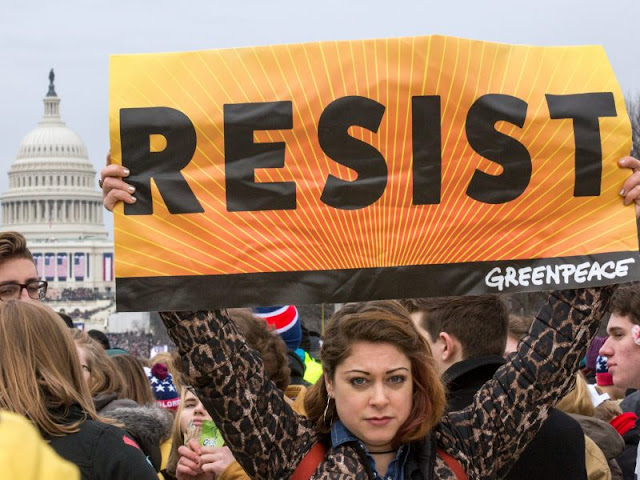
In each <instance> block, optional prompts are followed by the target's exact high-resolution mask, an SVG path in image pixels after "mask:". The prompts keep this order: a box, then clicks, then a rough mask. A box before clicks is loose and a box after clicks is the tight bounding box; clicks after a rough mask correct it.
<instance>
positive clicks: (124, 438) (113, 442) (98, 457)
mask: <svg viewBox="0 0 640 480" xmlns="http://www.w3.org/2000/svg"><path fill="white" fill-rule="evenodd" d="M83 417H85V413H84V412H83V411H82V410H80V407H72V410H71V412H70V413H69V414H68V415H67V416H66V418H65V420H68V422H69V423H72V422H74V421H75V420H78V419H80V418H83ZM79 429H80V430H79V431H78V432H77V433H71V434H68V435H64V436H62V437H45V438H47V440H49V442H50V444H51V447H52V448H53V449H54V450H55V451H56V452H57V453H58V455H60V456H61V457H62V458H65V459H67V460H69V461H70V462H72V463H74V464H76V465H77V466H78V468H79V469H80V473H81V475H82V480H129V479H133V478H135V479H136V480H157V479H158V476H157V474H156V472H155V471H154V469H153V467H152V466H151V465H150V464H149V463H148V462H147V459H146V457H145V455H144V453H143V452H142V450H140V447H138V446H137V444H136V443H135V442H134V441H133V440H132V439H131V437H129V436H128V435H127V434H126V432H125V431H124V430H122V429H120V428H118V427H115V426H113V425H108V424H106V423H102V422H98V421H95V420H85V421H84V422H82V423H81V424H80V427H79Z"/></svg>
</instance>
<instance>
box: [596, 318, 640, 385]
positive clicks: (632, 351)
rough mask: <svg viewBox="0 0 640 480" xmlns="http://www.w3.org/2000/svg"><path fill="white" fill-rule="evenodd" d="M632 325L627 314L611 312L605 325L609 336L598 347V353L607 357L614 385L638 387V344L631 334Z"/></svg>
mask: <svg viewBox="0 0 640 480" xmlns="http://www.w3.org/2000/svg"><path fill="white" fill-rule="evenodd" d="M634 325H635V324H634V323H633V322H632V321H631V319H630V318H629V317H628V316H620V315H617V314H615V313H612V314H611V318H610V319H609V325H608V326H607V333H608V334H609V338H608V339H607V341H606V342H604V345H603V346H602V348H601V349H600V355H602V356H603V357H607V366H608V367H609V373H610V374H611V376H612V377H613V384H614V385H615V386H616V387H622V388H640V345H636V344H635V342H634V341H633V337H632V336H631V329H632V328H633V326H634Z"/></svg>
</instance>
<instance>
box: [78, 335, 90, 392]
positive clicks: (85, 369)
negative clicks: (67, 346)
mask: <svg viewBox="0 0 640 480" xmlns="http://www.w3.org/2000/svg"><path fill="white" fill-rule="evenodd" d="M76 351H77V352H78V358H79V359H80V367H81V368H82V376H83V377H84V380H85V382H87V384H88V383H89V379H90V378H91V370H90V369H89V365H88V364H87V351H86V350H85V349H84V348H82V347H81V346H80V345H78V344H77V343H76Z"/></svg>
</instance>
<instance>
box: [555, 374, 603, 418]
mask: <svg viewBox="0 0 640 480" xmlns="http://www.w3.org/2000/svg"><path fill="white" fill-rule="evenodd" d="M556 408H557V409H559V410H562V411H563V412H565V413H576V414H578V415H585V416H587V417H593V413H594V411H595V409H594V407H593V402H592V401H591V395H589V388H588V386H587V381H586V380H585V378H584V376H583V375H582V373H580V372H578V373H576V385H575V387H574V389H573V390H571V391H570V392H569V393H568V394H567V395H565V397H564V398H563V399H562V400H560V401H559V402H558V404H557V405H556Z"/></svg>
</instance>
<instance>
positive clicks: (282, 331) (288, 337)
mask: <svg viewBox="0 0 640 480" xmlns="http://www.w3.org/2000/svg"><path fill="white" fill-rule="evenodd" d="M254 314H255V315H256V316H257V317H260V318H262V319H264V321H265V322H267V323H268V324H269V325H273V326H274V327H275V329H276V332H278V335H280V337H281V338H282V339H283V340H284V343H286V344H287V348H288V349H289V350H295V349H297V348H298V347H299V346H300V340H302V328H301V326H300V316H299V315H298V309H297V308H296V307H295V305H284V306H282V305H281V306H276V307H257V308H256V309H255V311H254Z"/></svg>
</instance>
